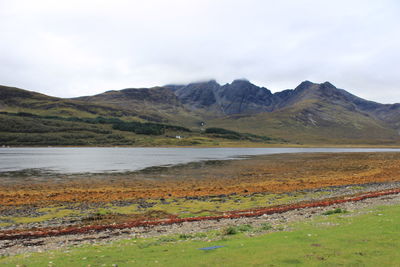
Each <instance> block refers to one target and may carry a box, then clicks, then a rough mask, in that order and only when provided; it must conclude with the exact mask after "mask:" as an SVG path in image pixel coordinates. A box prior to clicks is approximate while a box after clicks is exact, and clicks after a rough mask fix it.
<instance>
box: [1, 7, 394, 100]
mask: <svg viewBox="0 0 400 267" xmlns="http://www.w3.org/2000/svg"><path fill="white" fill-rule="evenodd" d="M399 9H400V4H398V1H395V0H393V1H390V0H386V1H385V0H383V1H361V0H359V1H356V0H348V1H344V0H337V1H317V0H296V1H295V0H292V1H289V0H283V1H272V0H270V1H263V0H247V1H245V0H230V1H228V0H219V1H215V0H186V1H183V0H170V1H163V0H148V1H124V0H116V1H94V0H93V1H77V0H72V1H61V0H60V1H45V0H37V1H18V0H13V1H11V0H0V30H1V32H2V42H0V60H1V62H2V64H1V65H0V84H6V85H12V86H18V87H22V88H26V89H31V90H37V91H40V92H43V93H47V94H50V95H55V96H63V97H71V96H78V95H88V94H94V93H100V92H102V91H105V90H109V89H121V88H126V87H147V86H155V85H162V84H167V83H186V82H191V81H197V80H204V79H211V78H215V79H217V81H219V82H220V83H226V82H230V81H231V80H233V79H235V78H247V79H249V80H250V81H253V82H254V83H256V84H258V85H260V86H265V87H267V88H269V89H271V90H273V91H278V90H283V89H287V88H293V87H295V86H296V85H297V84H298V83H300V82H301V81H302V80H306V79H308V80H313V81H316V82H323V81H327V80H329V81H331V82H332V83H333V84H335V85H337V86H338V87H341V88H345V89H347V90H349V91H350V92H352V93H354V94H357V95H360V96H362V97H365V98H368V99H372V100H376V101H381V102H400V90H398V84H399V82H400V76H399V75H398V73H397V72H398V71H397V70H398V69H400V66H399V65H400V63H399V62H400V50H399V49H398V47H400V36H399V35H398V29H399V28H400V18H399V17H398V14H399V13H400V12H399V11H400V10H399Z"/></svg>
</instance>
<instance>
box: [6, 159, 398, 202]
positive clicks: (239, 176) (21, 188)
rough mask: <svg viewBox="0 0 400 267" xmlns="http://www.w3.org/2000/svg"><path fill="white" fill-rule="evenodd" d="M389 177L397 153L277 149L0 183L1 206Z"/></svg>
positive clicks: (393, 176)
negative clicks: (121, 171)
mask: <svg viewBox="0 0 400 267" xmlns="http://www.w3.org/2000/svg"><path fill="white" fill-rule="evenodd" d="M6 180H7V179H6ZM15 180H18V179H15ZM390 181H400V154H399V153H344V154H332V153H323V154H317V153H315V154H287V155H285V154H281V155H268V156H260V157H256V158H252V159H246V160H237V161H229V162H228V161H227V162H218V163H217V164H214V165H212V164H195V165H187V166H184V167H179V168H169V169H165V170H162V171H154V172H147V173H144V172H141V173H134V174H130V175H110V176H104V175H103V176H94V177H89V178H87V177H86V178H85V177H74V178H71V179H63V180H62V181H61V182H54V181H52V179H48V180H46V181H41V182H37V181H33V180H31V181H29V180H28V181H27V180H23V182H13V183H5V182H3V184H1V185H0V205H2V206H3V208H6V207H4V206H19V205H34V206H42V205H49V204H50V205H57V204H64V203H82V202H86V203H96V202H101V203H104V202H112V201H122V200H123V201H126V200H137V199H143V198H146V199H149V198H150V199H151V198H154V199H159V198H169V197H187V196H208V195H221V194H233V193H236V194H251V193H254V192H272V193H281V192H290V191H295V190H304V189H315V188H321V187H328V186H340V185H356V184H365V183H377V182H390Z"/></svg>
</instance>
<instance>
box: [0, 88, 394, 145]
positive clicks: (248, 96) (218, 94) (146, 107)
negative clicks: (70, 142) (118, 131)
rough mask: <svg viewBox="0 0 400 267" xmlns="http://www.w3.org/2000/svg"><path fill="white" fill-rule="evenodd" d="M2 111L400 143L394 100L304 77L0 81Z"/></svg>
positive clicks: (322, 140)
mask: <svg viewBox="0 0 400 267" xmlns="http://www.w3.org/2000/svg"><path fill="white" fill-rule="evenodd" d="M0 111H2V112H7V113H13V114H17V113H21V112H22V113H29V114H36V115H40V116H58V117H62V118H72V117H73V118H96V117H99V116H102V117H112V118H118V119H120V120H123V121H137V122H142V123H145V122H151V123H156V124H157V123H158V124H163V125H176V126H183V127H186V128H188V129H190V130H191V131H192V132H193V133H198V135H199V136H201V135H202V133H204V130H205V129H206V128H209V127H213V128H224V129H226V130H228V131H229V130H231V131H235V132H239V133H249V134H253V135H255V136H260V137H263V138H261V139H262V140H287V141H289V142H290V143H294V144H378V145H379V144H381V145H391V144H399V143H400V135H399V133H400V104H393V105H387V104H380V103H376V102H372V101H368V100H365V99H362V98H359V97H357V96H355V95H352V94H351V93H349V92H347V91H345V90H343V89H338V88H336V87H335V86H334V85H332V84H331V83H329V82H325V83H321V84H317V83H312V82H310V81H304V82H302V83H301V84H300V85H299V86H297V87H296V88H295V89H292V90H285V91H282V92H278V93H272V92H271V91H270V90H268V89H267V88H264V87H259V86H256V85H254V84H252V83H251V82H249V81H247V80H235V81H233V82H232V83H228V84H225V85H220V84H218V83H217V82H216V81H214V80H211V81H205V82H197V83H190V84H187V85H166V86H160V87H154V88H139V89H135V88H129V89H123V90H113V91H107V92H105V93H102V94H98V95H94V96H82V97H78V98H73V99H62V98H56V97H50V96H46V95H43V94H39V93H35V92H31V91H26V90H22V89H18V88H12V87H6V86H0ZM3 116H7V119H8V120H13V118H14V119H15V118H16V117H15V116H11V117H10V116H9V114H8V115H7V114H3ZM36 119H37V118H36ZM41 119H45V118H43V117H42V118H41ZM20 123H21V122H20ZM79 123H85V122H82V121H81V122H79ZM3 128H4V127H3ZM169 129H172V128H169ZM174 129H175V128H174ZM114 130H115V129H114ZM0 134H1V132H0ZM215 136H216V135H215V134H214V137H215ZM209 137H210V136H209ZM218 137H221V136H218ZM225 137H226V136H225ZM231 137H232V135H231ZM242 137H243V136H242ZM242 137H241V138H242ZM264 137H268V138H267V139H265V138H264ZM243 138H244V137H243ZM269 138H271V139H269ZM244 139H246V138H244ZM261 139H260V140H261ZM257 140H258V139H257ZM0 141H1V140H0ZM106 143H107V142H105V143H104V144H106ZM155 145H157V144H155Z"/></svg>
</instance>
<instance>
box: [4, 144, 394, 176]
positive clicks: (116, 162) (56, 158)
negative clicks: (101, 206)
mask: <svg viewBox="0 0 400 267" xmlns="http://www.w3.org/2000/svg"><path fill="white" fill-rule="evenodd" d="M310 152H335V153H342V152H400V149H375V148H374V149H373V148H128V147H84V148H73V147H63V148H54V147H48V148H0V173H1V172H3V173H4V172H12V171H22V170H28V169H36V170H40V171H48V172H55V173H67V174H73V173H102V172H127V171H136V170H140V169H144V168H148V167H153V166H170V165H176V164H184V163H189V162H195V161H205V160H229V159H239V158H245V157H248V156H255V155H267V154H279V153H310Z"/></svg>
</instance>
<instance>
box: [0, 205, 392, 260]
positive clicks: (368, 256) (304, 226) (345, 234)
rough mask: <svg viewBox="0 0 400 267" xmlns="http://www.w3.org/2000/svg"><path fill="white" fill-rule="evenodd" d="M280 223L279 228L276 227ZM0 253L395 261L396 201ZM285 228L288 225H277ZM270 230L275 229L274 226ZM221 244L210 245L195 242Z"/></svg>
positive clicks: (70, 256) (45, 256)
mask: <svg viewBox="0 0 400 267" xmlns="http://www.w3.org/2000/svg"><path fill="white" fill-rule="evenodd" d="M279 228H280V229H279ZM268 229H269V227H266V226H264V227H262V228H259V229H253V228H251V227H247V226H241V227H236V228H235V229H221V230H220V231H213V232H208V233H204V234H203V233H200V234H196V235H180V236H164V237H158V238H151V239H149V238H148V239H131V240H124V241H118V242H114V243H110V244H95V245H85V246H81V247H75V248H70V249H63V250H54V251H48V252H43V253H33V254H26V255H19V256H10V257H3V258H1V259H0V265H3V266H18V265H19V266H116V265H117V266H400V253H399V251H400V206H399V205H398V206H387V207H379V208H375V209H373V210H365V212H363V213H362V215H357V214H353V213H352V212H347V213H334V212H333V214H331V215H325V216H320V217H317V218H316V219H314V220H312V221H308V222H303V223H297V224H294V225H286V226H282V227H275V229H273V231H272V232H271V230H268ZM282 229H289V230H282ZM274 230H275V231H274ZM209 246H223V247H222V248H218V249H215V250H210V251H202V250H199V248H203V247H209Z"/></svg>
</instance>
